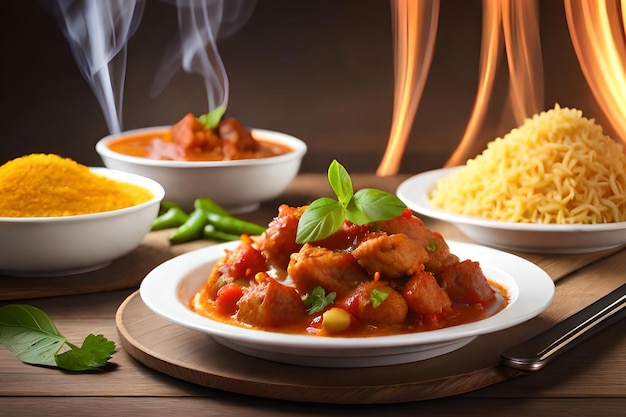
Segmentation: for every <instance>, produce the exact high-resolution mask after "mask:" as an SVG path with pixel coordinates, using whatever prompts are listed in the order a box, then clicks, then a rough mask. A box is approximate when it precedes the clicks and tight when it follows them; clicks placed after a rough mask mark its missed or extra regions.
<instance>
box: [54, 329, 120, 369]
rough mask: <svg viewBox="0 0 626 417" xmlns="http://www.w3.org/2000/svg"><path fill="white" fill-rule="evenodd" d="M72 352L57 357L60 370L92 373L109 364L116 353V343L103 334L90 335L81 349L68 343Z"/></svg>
mask: <svg viewBox="0 0 626 417" xmlns="http://www.w3.org/2000/svg"><path fill="white" fill-rule="evenodd" d="M68 345H69V346H70V350H68V351H66V352H63V353H61V354H60V355H58V356H57V357H56V360H57V364H58V365H59V367H60V368H63V369H68V370H70V371H91V370H94V369H97V368H99V367H101V366H104V365H106V364H107V362H108V361H109V359H111V355H113V353H114V352H115V342H112V341H110V340H107V339H106V338H105V337H104V336H102V335H101V334H99V335H97V336H95V335H93V334H90V335H88V336H87V337H86V338H85V340H84V341H83V345H82V346H81V347H80V348H79V347H78V346H75V345H73V344H71V343H68Z"/></svg>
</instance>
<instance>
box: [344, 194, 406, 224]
mask: <svg viewBox="0 0 626 417" xmlns="http://www.w3.org/2000/svg"><path fill="white" fill-rule="evenodd" d="M404 209H406V205H405V204H404V203H403V202H402V200H400V199H399V198H398V197H396V196H395V195H393V194H389V193H387V192H385V191H381V190H376V189H373V188H363V189H361V190H359V191H357V192H356V194H354V197H353V198H352V200H351V201H350V205H349V206H348V209H347V213H346V218H347V219H348V220H350V221H351V222H352V223H356V224H365V223H371V222H377V221H381V220H389V219H393V218H394V217H398V216H399V215H401V214H402V212H403V211H404Z"/></svg>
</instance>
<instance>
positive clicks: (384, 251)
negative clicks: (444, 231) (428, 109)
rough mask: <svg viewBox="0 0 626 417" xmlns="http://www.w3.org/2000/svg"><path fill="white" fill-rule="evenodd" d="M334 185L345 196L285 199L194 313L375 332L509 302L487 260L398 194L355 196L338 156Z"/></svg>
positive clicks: (264, 326) (199, 297) (444, 322)
mask: <svg viewBox="0 0 626 417" xmlns="http://www.w3.org/2000/svg"><path fill="white" fill-rule="evenodd" d="M329 182H330V184H331V186H332V188H333V190H334V191H335V193H336V194H337V200H334V199H330V198H321V199H318V200H316V201H314V202H313V203H312V204H311V205H309V206H303V207H290V206H288V205H281V206H280V207H279V211H278V215H277V217H275V218H274V219H273V220H272V221H271V222H270V223H269V225H268V228H267V230H266V231H265V232H264V233H263V234H261V235H259V236H249V235H242V236H241V244H240V245H239V246H238V247H236V248H235V249H233V250H226V251H225V256H224V257H223V258H222V259H220V260H219V261H218V262H217V263H216V264H215V265H214V267H213V270H212V271H211V273H210V275H209V277H208V280H207V281H206V283H205V285H204V286H203V287H202V288H201V289H200V290H199V291H198V292H197V293H196V295H195V296H194V297H193V298H192V300H191V301H190V307H191V309H192V310H194V311H196V312H197V313H199V314H202V315H205V316H207V317H209V318H211V319H214V320H218V321H221V322H224V323H228V324H233V325H238V326H243V327H246V328H251V329H257V330H266V331H275V332H283V333H292V334H310V335H319V336H339V337H366V336H382V335H392V334H401V333H413V332H420V331H426V330H433V329H439V328H443V327H448V326H453V325H458V324H463V323H468V322H473V321H476V320H481V319H484V318H486V317H489V316H491V315H493V314H495V313H496V312H498V311H500V310H501V309H503V308H504V307H505V306H506V299H507V297H506V293H505V290H504V289H503V288H499V287H498V286H497V285H495V284H494V283H490V282H489V281H488V280H487V278H486V277H485V276H484V274H483V271H482V269H481V267H480V265H479V263H478V262H474V261H471V260H461V259H459V258H458V257H457V256H456V255H454V254H453V253H450V249H449V246H448V244H447V243H446V241H445V240H444V238H443V236H442V235H441V234H440V233H437V232H433V231H431V230H430V229H428V228H427V227H426V226H425V224H424V223H423V222H422V220H420V219H419V218H418V217H416V216H415V215H414V214H412V212H411V211H410V210H409V209H408V208H406V207H405V206H404V204H403V203H402V202H401V201H400V200H399V199H397V197H395V196H393V195H391V194H388V193H385V192H383V191H380V190H374V189H364V190H359V191H358V192H356V193H353V190H352V183H351V180H350V177H349V176H348V174H347V172H346V171H345V169H344V168H343V166H341V165H340V164H339V163H338V162H336V161H333V163H332V164H331V166H330V168H329ZM316 208H317V209H316ZM303 220H306V221H304V222H303ZM313 225H316V226H317V227H313Z"/></svg>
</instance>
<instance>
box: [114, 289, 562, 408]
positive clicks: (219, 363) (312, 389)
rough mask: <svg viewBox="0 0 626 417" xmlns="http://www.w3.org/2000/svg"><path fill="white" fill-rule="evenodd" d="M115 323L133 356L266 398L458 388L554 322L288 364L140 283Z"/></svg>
mask: <svg viewBox="0 0 626 417" xmlns="http://www.w3.org/2000/svg"><path fill="white" fill-rule="evenodd" d="M116 325H117V329H118V333H119V336H120V339H121V342H122V345H123V347H124V349H125V350H126V351H127V352H128V353H129V354H130V355H131V356H132V357H133V358H135V359H136V360H137V361H139V362H141V363H142V364H144V365H146V366H148V367H149V368H152V369H155V370H157V371H159V372H162V373H165V374H167V375H170V376H172V377H175V378H178V379H182V380H185V381H188V382H191V383H195V384H198V385H202V386H206V387H210V388H215V389H219V390H224V391H229V392H234V393H239V394H246V395H253V396H258V397H265V398H273V399H283V400H292V401H306V402H321V403H338V404H339V403H341V404H365V403H396V402H409V401H420V400H428V399H434V398H441V397H446V396H451V395H457V394H462V393H466V392H469V391H472V390H476V389H478V388H482V387H485V386H488V385H491V384H494V383H497V382H500V381H504V380H506V379H508V378H511V377H513V376H516V375H519V373H518V372H516V371H513V370H511V369H508V368H503V367H500V366H498V364H499V358H500V352H502V351H503V350H504V349H506V348H507V347H508V346H511V345H513V344H515V343H517V342H520V341H522V340H524V339H526V338H528V337H530V336H531V335H533V334H536V333H537V332H538V331H539V330H541V329H542V328H547V327H549V326H550V323H548V322H546V321H545V320H542V319H541V318H536V319H533V320H531V321H529V322H526V323H524V324H522V325H519V326H515V327H514V328H512V329H508V330H505V331H500V332H497V333H493V334H490V335H486V336H481V337H478V338H477V339H475V340H474V341H473V342H471V343H470V344H468V345H467V346H465V347H463V348H461V349H459V350H457V351H454V352H451V353H448V354H446V355H443V356H440V357H438V358H433V359H429V360H425V361H420V362H414V363H409V364H403V365H394V366H384V367H369V368H347V369H346V368H314V367H304V366H295V365H287V364H282V363H277V362H272V361H267V360H263V359H257V358H254V357H251V356H247V355H244V354H242V353H239V352H236V351H234V350H231V349H229V348H227V347H224V346H222V345H220V344H218V343H217V342H215V341H214V340H213V339H211V338H210V337H209V336H208V335H205V334H203V333H200V332H197V331H194V330H189V329H186V328H184V327H182V326H179V325H176V324H173V323H171V322H169V321H167V320H165V319H163V318H161V317H159V316H157V315H155V314H154V313H153V312H152V311H151V310H150V309H149V308H148V307H146V305H145V304H144V303H143V301H142V300H141V296H140V295H139V292H138V291H137V292H135V293H133V294H132V295H131V296H129V297H128V298H127V299H126V300H125V301H124V302H123V303H122V304H121V306H120V307H119V309H118V311H117V314H116Z"/></svg>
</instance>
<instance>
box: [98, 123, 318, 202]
mask: <svg viewBox="0 0 626 417" xmlns="http://www.w3.org/2000/svg"><path fill="white" fill-rule="evenodd" d="M167 129H170V127H169V126H162V127H151V128H144V129H136V130H129V131H126V132H122V133H119V134H115V135H109V136H106V137H105V138H103V139H101V140H100V141H98V143H97V144H96V151H97V152H98V154H100V157H101V158H102V161H103V162H104V165H106V166H107V167H109V168H113V169H119V170H122V171H127V172H132V173H135V174H139V175H143V176H146V177H148V178H152V179H153V180H155V181H157V182H158V183H159V184H161V185H162V186H163V188H164V189H165V199H166V200H169V201H173V202H175V203H177V204H179V205H181V206H182V207H183V208H185V209H187V210H189V209H191V208H192V207H193V202H194V200H195V199H197V198H200V197H210V198H211V199H213V200H214V201H215V202H216V203H218V204H220V205H222V206H223V207H224V208H226V209H228V210H230V211H231V212H233V213H241V212H245V211H251V210H254V209H256V208H257V207H258V206H259V204H260V203H261V202H263V201H267V200H271V199H273V198H275V197H278V196H279V195H280V194H281V193H282V192H283V191H284V190H285V189H286V188H287V186H288V185H289V184H290V183H291V181H292V180H293V179H294V178H295V176H296V175H297V174H298V171H299V170H300V163H301V162H302V157H303V156H304V154H305V153H306V150H307V146H306V144H305V143H304V142H303V141H302V140H300V139H297V138H295V137H293V136H290V135H287V134H284V133H279V132H273V131H269V130H259V129H253V130H252V135H253V136H254V137H255V138H256V139H263V140H268V141H271V142H275V143H279V144H283V145H287V146H290V147H291V148H292V149H293V152H289V153H286V154H283V155H278V156H273V157H270V158H258V159H241V160H235V161H169V160H155V159H148V158H142V157H135V156H128V155H124V154H120V153H118V152H114V151H112V150H111V149H110V148H109V147H108V144H109V143H110V142H111V141H113V140H116V139H119V138H121V137H124V136H128V135H134V134H141V133H147V132H159V131H161V132H162V131H164V130H167Z"/></svg>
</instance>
